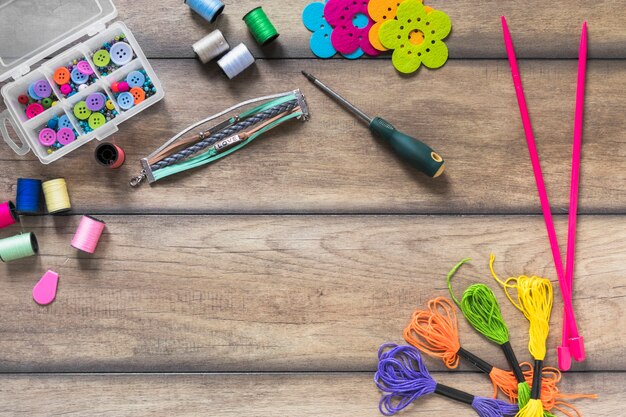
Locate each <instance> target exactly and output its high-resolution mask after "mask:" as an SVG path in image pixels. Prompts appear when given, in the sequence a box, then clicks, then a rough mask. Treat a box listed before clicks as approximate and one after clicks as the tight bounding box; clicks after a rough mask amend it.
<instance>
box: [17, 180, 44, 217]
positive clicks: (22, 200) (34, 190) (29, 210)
mask: <svg viewBox="0 0 626 417" xmlns="http://www.w3.org/2000/svg"><path fill="white" fill-rule="evenodd" d="M15 205H16V208H17V212H18V213H20V214H37V213H39V207H40V206H41V180H36V179H32V178H18V179H17V197H16V199H15Z"/></svg>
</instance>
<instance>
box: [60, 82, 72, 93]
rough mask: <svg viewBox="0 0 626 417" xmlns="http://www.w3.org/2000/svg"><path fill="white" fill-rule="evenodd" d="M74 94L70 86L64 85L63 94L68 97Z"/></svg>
mask: <svg viewBox="0 0 626 417" xmlns="http://www.w3.org/2000/svg"><path fill="white" fill-rule="evenodd" d="M71 92H72V87H71V86H70V85H69V84H63V85H62V86H61V93H63V94H65V95H68V94H69V93H71Z"/></svg>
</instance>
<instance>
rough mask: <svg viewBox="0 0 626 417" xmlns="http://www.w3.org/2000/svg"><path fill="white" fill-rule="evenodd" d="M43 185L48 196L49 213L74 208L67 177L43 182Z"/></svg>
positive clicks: (44, 192) (45, 194)
mask: <svg viewBox="0 0 626 417" xmlns="http://www.w3.org/2000/svg"><path fill="white" fill-rule="evenodd" d="M41 186H42V188H43V194H44V196H45V197H46V207H47V208H48V213H51V214H54V213H60V212H62V211H67V210H69V209H71V208H72V204H71V203H70V196H69V194H68V192H67V184H66V183H65V179H63V178H57V179H54V180H50V181H46V182H44V183H43V184H41Z"/></svg>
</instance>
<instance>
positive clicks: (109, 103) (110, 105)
mask: <svg viewBox="0 0 626 417" xmlns="http://www.w3.org/2000/svg"><path fill="white" fill-rule="evenodd" d="M106 106H107V110H115V104H113V101H111V100H107V103H106Z"/></svg>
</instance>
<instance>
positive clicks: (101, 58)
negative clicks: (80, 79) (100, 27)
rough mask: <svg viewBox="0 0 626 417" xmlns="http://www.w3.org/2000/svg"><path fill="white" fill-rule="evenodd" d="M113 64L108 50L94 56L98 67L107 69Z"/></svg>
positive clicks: (98, 52) (101, 50)
mask: <svg viewBox="0 0 626 417" xmlns="http://www.w3.org/2000/svg"><path fill="white" fill-rule="evenodd" d="M109 62H111V55H109V53H108V52H107V51H106V49H100V50H99V51H96V53H95V54H93V63H94V64H96V66H98V67H106V66H107V65H109Z"/></svg>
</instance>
